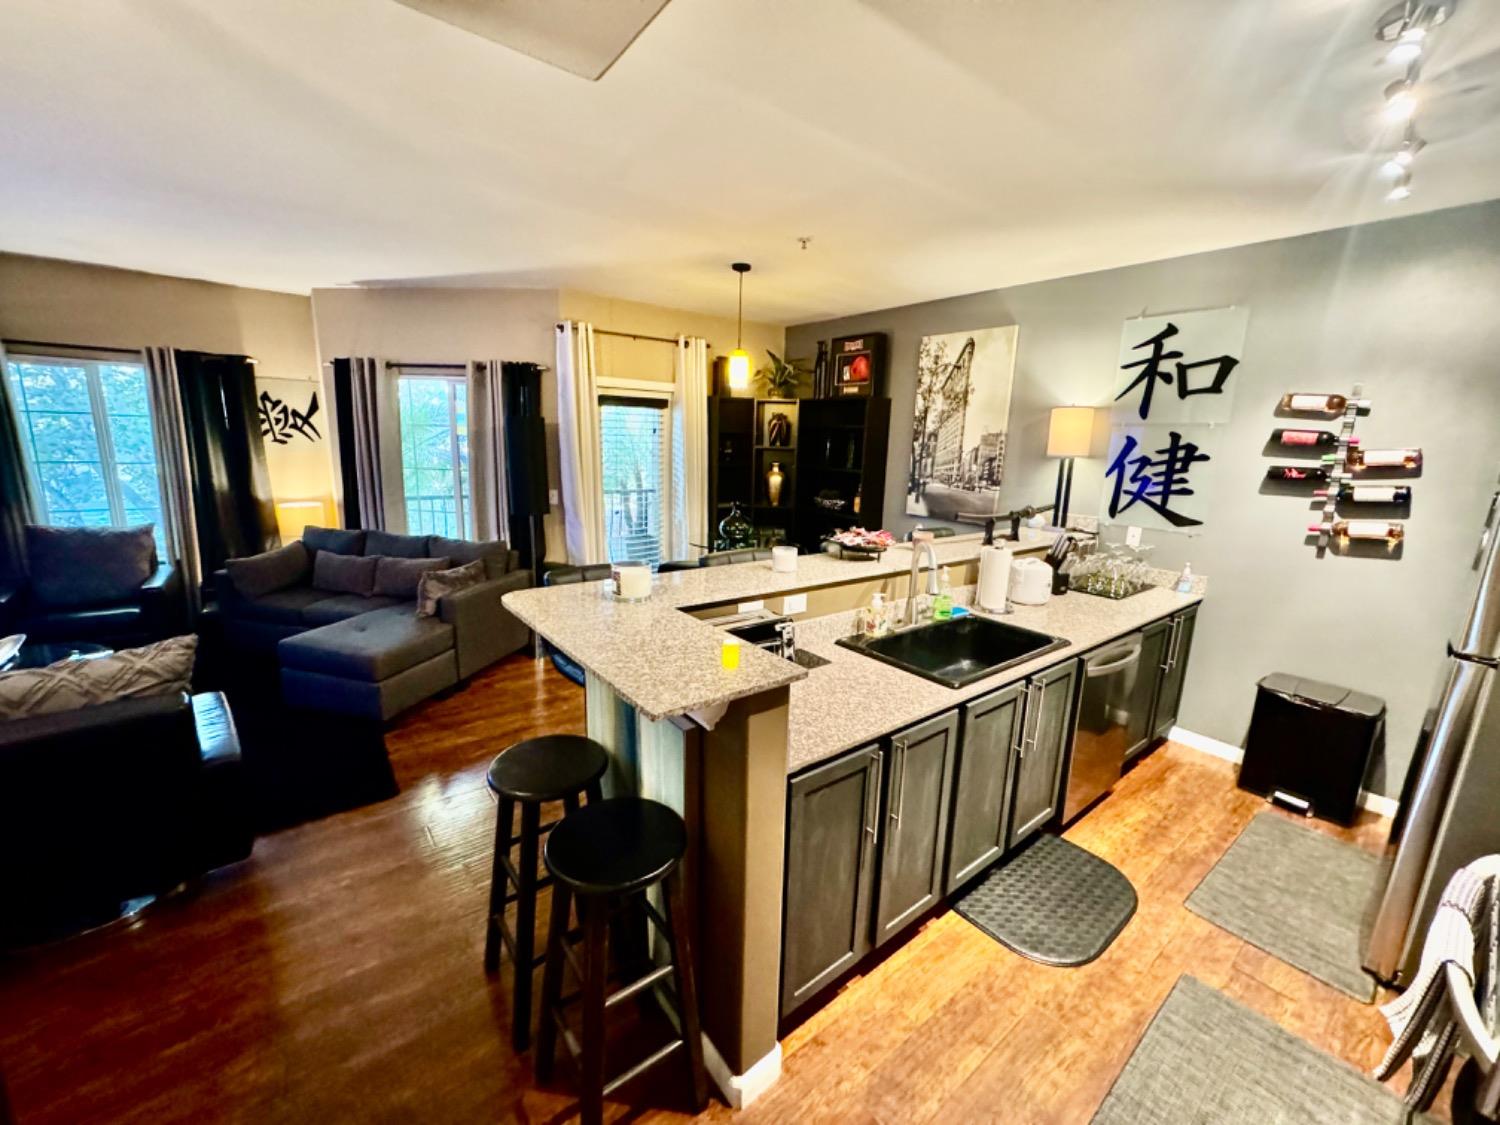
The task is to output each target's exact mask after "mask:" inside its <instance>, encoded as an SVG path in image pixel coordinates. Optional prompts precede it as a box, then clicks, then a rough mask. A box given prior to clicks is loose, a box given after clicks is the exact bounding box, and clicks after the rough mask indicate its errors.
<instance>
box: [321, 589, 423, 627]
mask: <svg viewBox="0 0 1500 1125" xmlns="http://www.w3.org/2000/svg"><path fill="white" fill-rule="evenodd" d="M400 604H401V602H400V601H399V600H398V599H396V598H382V597H378V596H377V597H372V598H367V597H365V596H364V595H363V594H335V595H333V596H332V597H329V596H328V595H326V594H325V595H323V597H322V598H321V599H320V600H318V601H315V602H313V603H312V605H310V606H308V607H307V608H306V609H304V610H303V611H302V620H303V621H304V622H306V623H307V624H309V625H331V624H333V622H335V621H346V620H348V619H349V618H351V617H358V616H359V615H360V614H361V613H369V612H370V611H371V610H374V609H385V608H386V607H387V606H393V605H400Z"/></svg>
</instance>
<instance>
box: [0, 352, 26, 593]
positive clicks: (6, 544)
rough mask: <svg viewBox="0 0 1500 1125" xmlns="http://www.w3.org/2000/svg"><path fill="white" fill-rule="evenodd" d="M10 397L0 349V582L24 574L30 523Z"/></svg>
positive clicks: (18, 435)
mask: <svg viewBox="0 0 1500 1125" xmlns="http://www.w3.org/2000/svg"><path fill="white" fill-rule="evenodd" d="M10 398H11V396H10V378H9V376H8V375H7V374H6V372H5V352H4V350H3V349H0V582H4V581H5V580H6V579H14V578H19V577H21V576H22V575H23V574H25V573H26V525H27V524H28V523H30V522H31V491H30V488H29V486H28V485H27V482H26V465H25V463H24V462H23V461H22V460H21V432H20V430H19V428H18V427H17V426H16V412H15V409H14V408H13V407H12V405H11V401H10Z"/></svg>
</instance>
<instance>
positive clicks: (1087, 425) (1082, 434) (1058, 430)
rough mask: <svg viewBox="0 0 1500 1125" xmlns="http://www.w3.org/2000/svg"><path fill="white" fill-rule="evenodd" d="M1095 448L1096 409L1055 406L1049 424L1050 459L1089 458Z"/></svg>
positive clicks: (1048, 449)
mask: <svg viewBox="0 0 1500 1125" xmlns="http://www.w3.org/2000/svg"><path fill="white" fill-rule="evenodd" d="M1093 447H1094V408H1093V407H1092V406H1054V407H1053V408H1052V417H1051V419H1050V421H1049V422H1048V424H1047V456H1048V457H1087V456H1088V455H1089V452H1090V451H1091V450H1092V449H1093Z"/></svg>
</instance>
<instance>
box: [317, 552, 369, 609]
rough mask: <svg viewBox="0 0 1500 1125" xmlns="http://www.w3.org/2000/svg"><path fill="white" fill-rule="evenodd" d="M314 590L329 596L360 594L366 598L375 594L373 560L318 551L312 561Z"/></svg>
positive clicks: (361, 556)
mask: <svg viewBox="0 0 1500 1125" xmlns="http://www.w3.org/2000/svg"><path fill="white" fill-rule="evenodd" d="M312 585H313V589H314V590H326V591H328V592H329V593H330V594H360V595H362V596H363V597H366V598H368V597H369V596H370V595H371V594H373V593H374V592H375V560H374V559H373V558H367V557H365V556H363V555H339V554H335V553H334V552H332V551H319V552H318V553H317V555H316V557H314V559H313V580H312Z"/></svg>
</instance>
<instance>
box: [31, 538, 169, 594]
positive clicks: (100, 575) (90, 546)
mask: <svg viewBox="0 0 1500 1125" xmlns="http://www.w3.org/2000/svg"><path fill="white" fill-rule="evenodd" d="M151 532H152V525H151V524H149V523H148V524H144V525H142V526H140V527H123V528H114V527H37V526H34V525H28V526H27V528H26V565H27V569H28V571H29V572H30V581H31V594H32V596H33V597H34V598H35V599H36V600H37V601H39V602H41V603H42V604H43V605H45V606H73V605H97V604H101V603H104V602H117V601H122V600H124V599H125V598H129V597H131V596H133V595H134V594H135V593H136V591H137V590H139V589H140V588H141V583H143V582H145V581H146V579H148V578H150V577H151V575H152V574H153V573H154V572H155V571H156V540H155V538H154V537H153V536H152V534H151Z"/></svg>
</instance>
